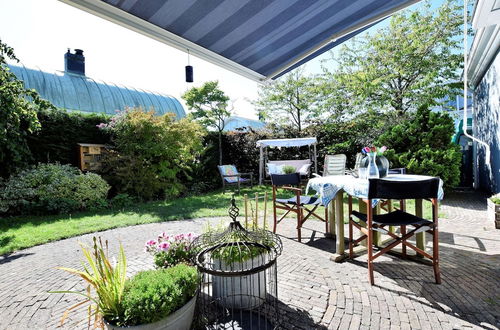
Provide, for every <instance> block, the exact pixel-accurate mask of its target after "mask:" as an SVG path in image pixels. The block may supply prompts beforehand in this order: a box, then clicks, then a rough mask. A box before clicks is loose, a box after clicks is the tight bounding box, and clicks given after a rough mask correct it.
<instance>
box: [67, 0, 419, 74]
mask: <svg viewBox="0 0 500 330" xmlns="http://www.w3.org/2000/svg"><path fill="white" fill-rule="evenodd" d="M61 1H63V2H65V3H68V4H70V5H73V6H75V7H78V8H81V9H83V10H86V11H88V12H91V13H93V14H95V15H97V16H100V17H103V18H106V19H108V20H110V21H113V22H115V23H118V24H120V25H123V26H125V27H127V28H130V29H132V30H134V31H137V32H140V33H143V34H145V35H147V36H149V37H152V38H154V39H156V40H159V41H161V42H164V43H166V44H168V45H171V46H173V47H176V48H178V49H181V50H184V51H187V50H189V51H190V53H191V54H193V55H196V56H198V57H200V58H202V59H205V60H207V61H210V62H212V63H215V64H217V65H219V66H222V67H224V68H226V69H229V70H232V71H234V72H237V73H239V74H242V75H244V76H246V77H249V78H251V79H254V80H259V81H262V80H266V79H275V78H277V77H279V76H280V75H282V74H283V73H285V72H287V71H289V70H291V69H293V68H295V67H297V66H298V65H301V64H302V63H304V62H306V61H308V60H310V59H312V58H314V57H316V56H318V55H319V54H321V53H324V52H325V51H327V50H329V49H331V48H332V47H335V46H336V45H338V44H339V43H341V42H343V41H345V40H348V39H349V38H351V37H353V36H354V35H356V34H358V33H360V32H361V31H363V30H364V29H366V28H368V27H369V26H371V25H373V24H375V23H376V22H378V21H380V20H382V19H384V18H386V17H387V16H389V15H391V14H392V13H394V12H395V11H398V10H400V9H402V8H405V7H407V6H409V5H411V4H413V3H416V2H418V1H419V0H274V1H272V0H61Z"/></svg>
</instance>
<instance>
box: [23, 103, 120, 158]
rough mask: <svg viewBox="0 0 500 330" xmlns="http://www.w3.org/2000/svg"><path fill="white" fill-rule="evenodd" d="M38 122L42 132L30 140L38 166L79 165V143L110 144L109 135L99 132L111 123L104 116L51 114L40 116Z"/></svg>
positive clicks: (41, 114) (45, 112) (57, 112)
mask: <svg viewBox="0 0 500 330" xmlns="http://www.w3.org/2000/svg"><path fill="white" fill-rule="evenodd" d="M38 120H39V121H40V125H41V129H40V130H39V131H38V132H36V133H34V134H31V135H30V136H28V138H27V140H28V146H29V149H30V151H31V154H32V158H33V163H35V164H37V163H48V162H52V163H53V162H58V163H61V164H72V165H77V161H78V158H77V155H78V154H77V143H97V144H108V143H110V135H109V133H108V132H106V131H103V130H99V129H98V128H97V125H98V124H100V123H102V122H107V121H108V120H109V116H106V115H104V114H83V113H77V112H66V111H64V110H48V111H40V112H38Z"/></svg>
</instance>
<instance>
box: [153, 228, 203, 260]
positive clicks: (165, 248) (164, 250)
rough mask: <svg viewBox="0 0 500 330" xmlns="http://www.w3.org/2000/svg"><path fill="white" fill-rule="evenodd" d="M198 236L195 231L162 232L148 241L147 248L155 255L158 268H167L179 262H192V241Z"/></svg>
mask: <svg viewBox="0 0 500 330" xmlns="http://www.w3.org/2000/svg"><path fill="white" fill-rule="evenodd" d="M196 237H197V235H196V234H194V233H187V234H178V235H168V234H167V233H161V234H160V235H158V238H157V239H151V240H149V241H147V242H146V244H145V250H146V252H148V253H150V254H151V255H153V257H154V263H155V266H156V268H167V267H172V266H175V265H177V264H179V263H186V264H190V263H191V259H192V252H191V250H190V245H191V242H193V240H194V239H195V238H196Z"/></svg>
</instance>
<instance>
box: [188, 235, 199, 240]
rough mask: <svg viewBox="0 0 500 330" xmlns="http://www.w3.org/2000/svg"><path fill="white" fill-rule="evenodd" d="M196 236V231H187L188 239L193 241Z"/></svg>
mask: <svg viewBox="0 0 500 330" xmlns="http://www.w3.org/2000/svg"><path fill="white" fill-rule="evenodd" d="M196 237H197V236H196V234H195V233H187V239H188V240H190V241H193V240H194V239H195V238H196Z"/></svg>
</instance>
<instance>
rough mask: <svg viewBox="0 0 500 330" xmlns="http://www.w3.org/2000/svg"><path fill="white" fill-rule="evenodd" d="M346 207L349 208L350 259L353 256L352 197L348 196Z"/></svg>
mask: <svg viewBox="0 0 500 330" xmlns="http://www.w3.org/2000/svg"><path fill="white" fill-rule="evenodd" d="M347 205H348V207H349V258H350V259H352V258H353V256H354V253H353V248H354V243H353V242H354V238H353V232H352V229H353V228H352V222H351V221H352V218H351V217H352V196H351V195H349V197H348V199H347Z"/></svg>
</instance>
